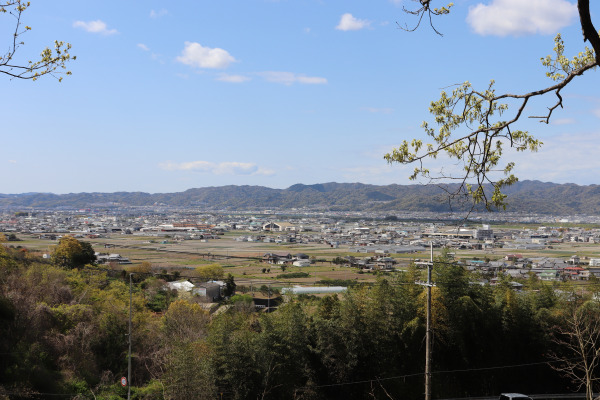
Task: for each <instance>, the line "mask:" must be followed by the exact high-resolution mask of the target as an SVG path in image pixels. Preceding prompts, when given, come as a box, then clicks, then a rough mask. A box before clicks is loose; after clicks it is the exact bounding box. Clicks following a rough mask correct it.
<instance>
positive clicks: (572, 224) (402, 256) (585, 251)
mask: <svg viewBox="0 0 600 400" xmlns="http://www.w3.org/2000/svg"><path fill="white" fill-rule="evenodd" d="M0 215H1V217H0V232H4V234H5V236H6V237H7V238H8V239H9V241H10V240H11V239H17V238H21V239H26V240H30V241H34V242H32V243H27V246H28V247H33V248H34V249H35V248H36V247H37V249H38V250H40V251H41V252H45V253H50V252H51V246H52V243H53V242H54V241H55V240H57V239H60V238H61V237H62V236H63V235H70V236H74V237H76V238H80V239H83V240H87V241H91V242H92V243H93V244H94V248H95V250H96V252H97V254H96V255H97V260H98V262H99V263H106V264H108V263H117V264H131V263H133V264H135V263H139V262H142V261H144V260H143V257H142V256H140V255H138V256H137V257H136V256H135V255H134V257H128V256H127V255H122V254H120V253H119V252H118V251H119V250H114V249H111V250H109V249H110V248H111V247H115V246H117V247H119V246H124V248H127V247H129V248H132V247H137V248H139V249H148V250H155V251H164V252H175V253H182V254H184V253H186V252H187V253H188V254H189V255H198V254H203V255H212V256H213V257H218V256H223V257H226V258H227V257H228V259H229V260H230V262H231V263H234V264H235V262H236V260H235V257H236V255H237V256H238V257H241V258H242V259H252V260H254V261H256V262H259V263H262V264H267V265H269V266H271V265H272V266H274V272H275V269H276V268H277V267H279V268H281V267H282V266H283V269H284V270H285V268H286V267H307V266H310V265H316V264H319V263H321V264H323V263H329V265H332V263H333V264H335V265H336V266H338V267H352V268H353V271H361V272H371V271H393V270H398V269H400V270H401V269H402V268H405V267H407V266H408V265H409V264H411V263H412V264H416V265H417V266H419V265H425V263H426V262H427V261H428V260H429V258H430V254H429V248H430V246H431V247H433V248H434V249H435V253H436V255H437V254H440V251H441V249H448V250H446V254H448V255H449V256H450V257H452V258H454V259H455V260H456V261H457V262H460V263H462V264H463V265H465V267H466V268H468V269H469V270H473V271H480V272H482V273H483V275H482V276H484V277H486V279H487V281H489V283H492V284H493V283H494V280H495V277H496V276H497V274H498V272H500V271H502V272H504V273H505V274H508V275H509V276H510V277H512V278H515V279H517V280H518V278H521V279H526V278H528V277H530V276H531V275H532V274H533V275H535V276H537V277H538V278H539V279H541V280H588V279H590V277H591V276H594V275H595V276H598V277H600V225H597V226H596V225H595V224H597V223H599V222H600V221H598V220H597V219H598V217H596V216H548V215H524V214H510V213H503V214H473V215H471V216H470V218H469V219H468V220H464V219H461V217H462V218H464V215H463V214H459V213H458V214H450V213H432V212H427V213H408V212H406V213H389V212H386V213H373V212H330V213H327V212H306V211H304V212H302V211H300V210H297V209H293V210H284V211H273V210H253V211H246V212H236V213H235V214H231V213H226V212H223V213H215V212H211V213H202V212H199V211H198V210H193V209H183V208H169V207H163V206H161V207H154V208H152V207H137V208H136V207H132V208H118V207H113V208H105V209H99V210H94V209H80V210H52V209H29V210H27V211H18V212H15V211H14V210H11V211H4V212H3V213H2V214H0ZM484 218H485V220H484ZM482 221H485V223H483V222H482ZM134 239H135V240H134ZM217 243H218V245H217ZM15 244H18V243H15ZM130 258H132V259H130ZM238 264H239V262H238ZM158 265H159V266H160V267H161V268H165V267H169V268H177V267H178V266H179V267H180V266H181V263H179V264H174V265H169V262H168V260H167V261H164V260H163V261H162V262H160V263H158ZM277 271H279V272H281V271H280V270H279V269H277ZM233 272H235V271H233ZM246 272H247V271H244V272H243V274H244V275H246ZM264 272H265V271H263V273H264ZM269 272H271V271H270V269H269ZM515 285H516V284H515ZM516 286H518V285H516Z"/></svg>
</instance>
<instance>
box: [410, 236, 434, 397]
mask: <svg viewBox="0 0 600 400" xmlns="http://www.w3.org/2000/svg"><path fill="white" fill-rule="evenodd" d="M429 249H430V256H429V262H428V263H427V282H422V281H419V282H415V283H416V284H418V285H423V286H426V287H427V316H426V318H427V322H426V328H425V329H426V331H425V400H431V348H432V341H431V288H432V287H433V286H435V284H434V283H433V282H431V269H432V268H433V242H429Z"/></svg>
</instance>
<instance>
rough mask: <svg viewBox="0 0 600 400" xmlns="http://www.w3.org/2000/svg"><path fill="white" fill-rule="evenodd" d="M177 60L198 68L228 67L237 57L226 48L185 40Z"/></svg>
mask: <svg viewBox="0 0 600 400" xmlns="http://www.w3.org/2000/svg"><path fill="white" fill-rule="evenodd" d="M177 61H179V62H180V63H182V64H185V65H189V66H192V67H197V68H227V67H228V66H229V64H231V63H232V62H235V61H236V59H235V58H233V56H231V54H229V53H228V52H227V51H226V50H223V49H220V48H210V47H204V46H202V45H201V44H200V43H196V42H185V48H184V49H183V51H182V53H181V55H180V56H179V57H177Z"/></svg>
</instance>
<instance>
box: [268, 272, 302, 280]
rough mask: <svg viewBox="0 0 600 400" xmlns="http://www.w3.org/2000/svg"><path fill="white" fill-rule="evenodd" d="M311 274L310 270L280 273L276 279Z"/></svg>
mask: <svg viewBox="0 0 600 400" xmlns="http://www.w3.org/2000/svg"><path fill="white" fill-rule="evenodd" d="M308 277H310V274H309V273H308V272H289V273H287V274H279V275H277V276H276V277H275V278H276V279H296V278H308Z"/></svg>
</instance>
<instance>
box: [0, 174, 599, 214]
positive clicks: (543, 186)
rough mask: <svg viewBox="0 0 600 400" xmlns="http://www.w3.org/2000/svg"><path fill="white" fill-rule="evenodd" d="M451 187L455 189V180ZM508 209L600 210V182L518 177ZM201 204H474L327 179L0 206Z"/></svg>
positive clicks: (26, 197)
mask: <svg viewBox="0 0 600 400" xmlns="http://www.w3.org/2000/svg"><path fill="white" fill-rule="evenodd" d="M446 190H449V191H453V190H455V187H454V186H452V185H450V186H448V187H446ZM505 192H506V194H507V195H508V199H507V201H508V207H507V211H512V212H530V213H542V214H544V213H546V214H563V215H565V214H587V215H594V214H600V186H598V185H589V186H578V185H574V184H562V185H560V184H554V183H542V182H537V181H524V182H517V183H516V184H514V185H513V186H511V187H509V188H507V189H506V190H505ZM157 204H164V205H168V206H184V207H199V208H203V209H230V210H244V209H256V208H283V209H290V208H302V207H309V208H314V209H321V210H331V211H335V210H339V211H451V210H454V211H460V210H465V209H467V208H468V207H470V205H465V204H461V203H460V202H458V201H457V199H454V200H453V201H449V199H448V193H447V191H445V190H443V189H441V188H440V187H438V186H435V185H430V186H428V185H387V186H377V185H366V184H362V183H324V184H316V185H301V184H297V185H293V186H290V187H289V188H287V189H272V188H267V187H263V186H221V187H206V188H196V189H189V190H186V191H185V192H180V193H157V194H149V193H141V192H117V193H71V194H64V195H56V194H52V193H27V194H11V195H7V194H4V195H0V207H50V208H52V207H73V208H88V207H92V208H93V207H107V206H110V205H118V206H152V205H157Z"/></svg>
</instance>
